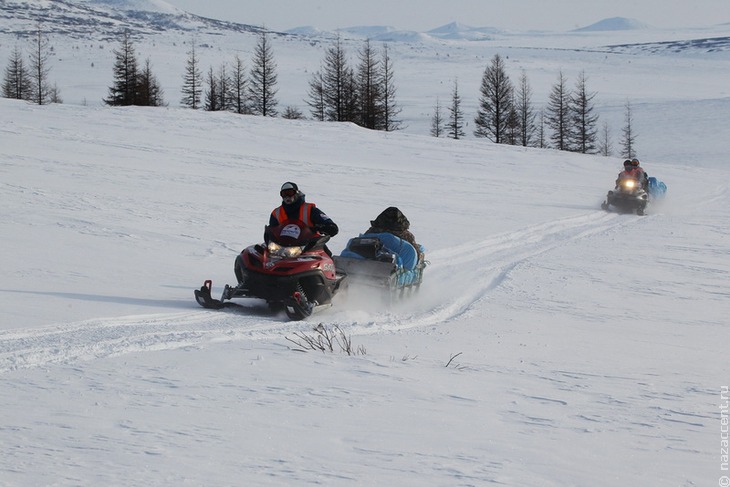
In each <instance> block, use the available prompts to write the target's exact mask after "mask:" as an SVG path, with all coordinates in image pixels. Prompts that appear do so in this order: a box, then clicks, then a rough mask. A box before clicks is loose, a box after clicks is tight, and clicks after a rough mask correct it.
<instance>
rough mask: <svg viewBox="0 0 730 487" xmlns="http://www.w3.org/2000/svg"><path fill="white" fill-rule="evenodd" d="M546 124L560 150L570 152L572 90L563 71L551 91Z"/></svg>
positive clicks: (554, 143) (551, 137) (555, 146)
mask: <svg viewBox="0 0 730 487" xmlns="http://www.w3.org/2000/svg"><path fill="white" fill-rule="evenodd" d="M545 119H546V124H547V126H548V128H550V129H551V130H552V133H551V134H550V139H551V140H552V142H553V147H554V148H555V149H558V150H569V149H570V141H571V124H570V90H569V89H568V86H567V80H566V79H565V76H563V71H562V70H561V71H560V73H559V75H558V81H557V83H555V84H554V85H553V88H552V90H551V91H550V97H549V100H548V105H547V108H546V117H545Z"/></svg>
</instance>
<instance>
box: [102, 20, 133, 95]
mask: <svg viewBox="0 0 730 487" xmlns="http://www.w3.org/2000/svg"><path fill="white" fill-rule="evenodd" d="M114 57H115V61H114V68H113V70H114V84H113V85H112V86H110V87H109V96H107V97H106V98H105V99H104V103H106V104H107V105H112V106H129V105H137V104H138V98H139V94H138V92H137V85H138V76H139V67H138V63H137V55H136V54H135V52H134V46H133V45H132V40H131V38H130V36H129V32H125V33H124V37H123V38H122V41H121V44H120V46H119V49H115V50H114Z"/></svg>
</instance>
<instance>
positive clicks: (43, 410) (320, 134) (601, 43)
mask: <svg viewBox="0 0 730 487" xmlns="http://www.w3.org/2000/svg"><path fill="white" fill-rule="evenodd" d="M20 3H21V2H19V1H17V0H13V1H12V2H11V1H10V0H5V3H3V6H8V5H12V6H13V8H15V6H17V5H20ZM34 3H35V4H37V5H40V4H42V3H43V2H34ZM54 3H58V6H59V10H58V11H62V12H67V11H66V10H64V9H65V8H66V7H67V6H68V5H70V2H54ZM62 3H63V5H61V4H62ZM75 3H80V2H75ZM94 3H97V2H94ZM107 3H108V2H107ZM112 3H114V2H112ZM124 3H125V4H127V5H129V4H130V2H124ZM145 3H148V2H145ZM152 3H154V4H155V5H157V6H159V7H160V8H161V9H163V10H164V5H165V4H164V2H152ZM77 6H78V5H77ZM7 12H8V11H7V10H3V11H2V15H6V14H7ZM20 12H21V10H16V11H15V12H12V15H13V16H14V17H13V18H14V20H10V21H9V20H8V17H7V16H6V17H4V18H2V19H0V21H2V22H11V23H15V22H16V21H17V19H18V18H20V17H22V15H21V14H20ZM68 12H69V13H68V18H72V17H73V15H76V13H73V15H72V13H71V11H70V10H69V11H68ZM74 12H77V11H74ZM98 12H99V10H97V7H94V13H93V15H91V16H90V17H88V18H89V19H99V18H100V17H97V15H98ZM64 15H66V14H65V13H64ZM160 15H167V14H166V13H165V12H161V13H160ZM178 17H179V16H177V15H176V16H175V18H176V19H177V18H178ZM104 18H106V19H108V18H107V17H104ZM26 20H27V22H26ZM89 22H90V23H92V25H93V22H95V20H89ZM99 22H100V23H104V22H106V20H103V21H102V20H99ZM115 22H116V20H115ZM119 22H123V23H128V22H132V20H130V18H128V17H123V18H122V20H119ZM176 22H177V20H176ZM195 22H199V20H195ZM26 23H27V24H28V25H31V24H30V20H29V19H25V20H22V22H20V24H22V25H25V24H26ZM71 24H72V22H71V23H69V25H71ZM3 25H4V26H5V25H7V23H6V24H3ZM14 25H15V24H14ZM104 25H106V24H104ZM143 25H144V29H150V31H151V30H152V28H151V27H150V25H151V24H149V23H148V22H146V21H145V22H143ZM85 28H86V27H85ZM114 28H115V27H114ZM114 28H112V27H109V29H110V31H111V30H114ZM384 30H385V31H387V32H386V33H390V34H394V33H397V32H398V31H390V30H388V29H384ZM3 32H5V33H4V34H0V59H7V56H8V54H9V53H10V52H11V50H12V49H13V46H14V44H15V43H16V42H18V40H17V38H16V37H15V35H14V34H11V33H10V32H14V31H13V29H10V30H3ZM161 32H162V33H161V34H159V35H150V36H148V35H142V36H141V37H139V44H138V53H139V55H140V56H141V58H142V59H144V58H146V57H148V56H149V57H150V58H151V61H152V65H153V69H155V70H156V72H158V74H159V77H160V79H161V81H162V84H163V85H164V88H165V95H166V97H167V98H168V101H169V107H166V108H139V107H137V108H109V107H105V106H102V104H101V102H100V100H101V98H102V97H103V96H104V95H105V94H106V89H107V86H108V84H109V83H110V81H111V73H112V71H111V64H112V62H113V57H112V56H111V51H112V49H113V48H115V47H116V44H115V41H108V42H107V41H104V40H103V39H101V38H97V37H87V36H86V34H84V36H82V37H80V38H78V37H75V36H76V35H77V32H74V33H72V34H69V35H66V34H64V33H63V29H60V30H59V31H57V32H56V33H55V34H53V36H52V40H53V45H54V49H55V50H54V56H53V65H52V71H51V75H50V76H51V79H52V80H54V81H56V82H58V84H59V86H60V87H61V90H62V96H63V97H64V99H65V103H64V104H62V105H50V106H42V107H38V106H34V105H30V104H26V103H24V102H18V101H12V100H7V99H0V121H2V123H0V201H1V202H2V205H0V234H1V235H2V239H0V269H2V273H0V309H2V310H3V312H2V314H0V378H1V379H2V380H0V408H1V409H2V411H3V414H2V415H1V416H0V432H1V437H2V447H0V448H1V450H2V455H1V456H0V485H2V486H13V487H15V486H17V487H26V486H50V485H53V486H64V487H65V486H77V485H230V486H234V485H236V486H237V485H257V486H258V485H271V486H280V485H363V486H365V485H367V486H371V485H399V486H400V485H402V486H411V485H412V486H419V487H421V486H443V485H449V486H462V485H463V486H472V485H491V484H496V485H505V486H514V487H524V486H540V487H565V486H586V485H591V486H597V487H614V486H642V487H659V486H662V487H663V486H666V485H679V486H683V487H684V486H699V485H718V479H720V480H719V481H720V483H722V482H723V481H724V480H723V478H722V476H723V475H724V472H723V470H721V461H720V456H719V453H720V444H721V425H722V423H721V421H722V414H723V411H725V412H727V404H728V402H727V401H728V400H727V386H728V378H729V377H730V366H728V360H727V354H728V350H727V343H728V342H730V328H729V326H730V325H728V319H727V316H728V315H730V299H729V298H730V279H729V277H730V250H728V249H730V231H729V230H728V229H729V228H730V212H728V208H729V207H730V166H728V162H727V140H730V123H728V113H730V93H728V91H727V90H728V88H727V79H728V76H730V59H728V55H727V53H728V48H727V46H723V47H722V48H720V49H717V50H707V49H703V48H698V47H697V46H692V45H690V46H687V48H686V50H682V51H681V52H678V51H674V50H672V49H662V50H661V51H660V52H659V51H654V50H651V49H644V48H642V47H641V45H642V44H643V43H653V42H663V41H672V42H680V41H685V40H691V39H700V38H708V39H709V38H716V37H719V36H718V35H716V34H717V32H715V31H712V30H701V31H699V32H698V31H696V30H693V31H678V32H660V31H656V30H653V29H647V30H638V31H626V32H623V33H621V34H620V35H616V33H614V32H590V33H569V34H565V35H557V34H556V35H552V34H546V33H541V34H534V35H533V34H503V33H502V34H496V33H495V34H494V35H495V37H494V38H493V39H491V40H481V41H473V40H459V39H456V40H454V39H451V40H444V39H438V38H436V37H434V36H431V35H424V36H420V37H418V38H417V39H416V38H415V37H413V38H411V40H408V41H403V42H395V43H393V44H392V45H391V46H390V47H391V49H392V50H391V54H392V56H393V59H394V62H395V67H396V74H397V83H398V90H399V91H398V99H399V103H400V104H401V105H402V107H403V112H402V117H403V120H404V122H405V128H404V130H402V131H399V132H391V133H381V132H372V131H367V130H363V129H360V128H357V127H355V126H353V125H351V124H335V123H317V122H311V121H306V120H300V121H290V120H282V119H273V118H262V117H251V116H239V115H234V114H230V113H219V112H216V113H207V112H203V111H193V110H186V109H181V108H178V107H177V105H178V97H179V89H180V79H181V76H182V66H183V65H184V60H185V56H186V51H187V50H188V49H189V44H187V42H189V36H188V33H187V32H178V31H175V30H171V31H167V30H164V31H161ZM206 32H210V31H206ZM94 35H95V34H94ZM90 39H94V40H93V42H92V41H90ZM619 39H620V41H619ZM198 42H200V45H201V46H205V47H201V53H202V54H203V58H204V59H205V63H206V65H210V66H218V65H219V64H220V63H221V62H225V61H230V60H231V59H232V58H233V56H234V55H235V54H238V53H241V54H243V55H244V56H246V57H247V58H248V56H250V53H251V49H252V47H253V46H254V45H255V42H256V36H255V35H252V34H249V33H247V32H235V33H226V34H225V35H221V31H217V32H215V33H207V34H206V33H200V37H199V38H198ZM327 42H329V41H327V40H326V39H325V40H321V39H317V38H316V36H315V38H312V37H303V36H301V37H300V36H295V35H281V36H275V37H274V45H275V52H276V57H277V63H278V66H279V69H280V73H279V80H280V83H281V86H280V92H279V97H280V101H281V103H282V105H289V104H291V105H300V106H301V104H302V103H303V101H302V100H303V99H304V97H305V93H306V81H307V80H308V78H309V76H310V74H311V72H312V71H313V70H316V69H317V67H318V66H319V63H320V61H321V59H322V52H323V49H324V48H325V47H326V46H327V45H328V44H327ZM347 42H348V44H347V45H348V48H350V49H352V51H351V52H355V50H356V48H357V47H359V46H360V42H361V40H360V39H359V38H354V39H352V40H349V39H348V40H347ZM626 43H628V44H630V46H626V47H621V48H616V50H615V51H612V50H611V48H610V47H608V46H613V45H618V44H626ZM495 53H500V54H502V55H503V56H504V57H505V59H506V60H507V61H508V69H509V72H510V75H511V76H512V75H514V76H519V73H521V72H522V70H523V69H524V70H525V72H527V74H528V76H529V77H530V80H531V83H532V85H533V88H534V89H535V101H536V102H537V103H544V101H545V99H546V96H547V92H548V91H549V89H550V87H551V85H552V83H554V81H555V78H556V76H557V73H558V72H559V71H560V70H562V72H563V73H564V74H565V75H566V76H568V77H569V78H570V79H574V78H575V76H576V75H577V73H579V72H581V71H585V72H586V73H587V74H588V76H589V81H590V83H591V88H592V89H593V90H596V91H598V93H599V96H598V101H597V105H598V111H599V112H600V116H601V119H602V120H607V121H609V122H610V123H611V126H612V127H613V130H614V136H615V137H616V138H618V134H619V131H620V127H621V123H622V117H623V110H624V104H625V102H626V100H627V99H630V100H631V102H632V106H633V109H634V114H635V117H636V119H635V128H636V131H637V134H638V138H637V148H638V151H639V157H640V158H641V160H642V161H643V166H644V167H645V168H646V170H647V171H648V173H649V174H650V175H652V176H655V177H658V178H659V179H661V180H663V181H664V182H665V183H666V184H667V185H668V187H669V193H668V196H667V198H666V200H665V201H663V202H661V203H659V202H657V203H656V204H653V205H651V206H650V207H649V209H648V211H647V216H644V217H638V216H635V215H619V214H615V213H607V212H604V211H602V210H601V209H600V203H601V201H602V199H603V198H604V196H605V194H606V191H607V190H608V189H609V188H610V187H611V186H612V185H613V181H614V179H615V177H616V173H617V172H618V171H619V169H620V165H621V159H620V158H618V157H616V156H614V157H609V158H606V157H600V156H592V155H578V154H572V153H567V152H558V151H552V150H538V149H527V148H520V147H507V146H502V145H494V144H491V143H489V142H487V141H485V140H481V139H476V138H474V137H473V136H472V135H471V132H472V127H471V126H467V127H466V130H467V131H468V132H469V135H468V136H467V138H465V139H463V140H458V141H455V140H451V139H437V138H433V137H429V136H427V135H425V134H427V133H428V124H429V118H430V115H431V113H432V108H433V104H434V102H435V99H436V97H437V96H440V97H442V99H446V98H447V97H448V94H449V93H450V89H451V84H452V82H453V80H454V78H455V77H458V79H459V83H460V87H461V92H462V93H464V94H465V95H464V109H465V112H466V113H467V118H468V119H471V118H473V115H474V107H475V104H476V98H477V93H478V84H479V81H480V77H481V74H482V72H483V70H484V67H485V66H486V63H488V61H489V59H490V58H491V57H492V56H493V55H494V54H495ZM617 145H618V144H616V146H617ZM616 148H617V147H616ZM287 180H293V181H296V182H297V183H299V185H300V187H301V188H302V189H303V190H304V191H305V192H306V193H307V199H308V201H311V202H313V203H316V204H317V205H318V207H320V208H322V209H323V210H324V211H326V212H327V213H328V214H329V215H330V216H331V217H332V218H333V219H334V220H335V221H336V222H337V223H338V225H339V226H340V234H339V235H337V236H336V237H334V238H333V239H332V241H331V242H330V246H331V248H332V250H333V251H335V252H336V253H337V252H339V251H341V250H342V248H343V247H344V246H345V244H346V242H347V240H348V238H350V237H351V236H355V235H357V234H358V233H359V232H362V231H364V230H365V229H366V228H367V227H368V226H369V221H370V220H372V219H373V218H375V216H376V215H377V214H378V213H379V212H380V211H381V210H382V209H384V208H385V207H387V206H391V205H395V206H398V207H399V208H401V209H402V210H403V211H404V212H405V213H406V215H407V216H408V218H409V219H410V221H411V225H412V226H411V229H412V230H413V232H414V233H415V235H416V237H417V238H418V240H419V242H421V243H422V244H423V245H424V246H425V247H426V248H427V258H428V260H429V261H430V265H429V266H428V267H427V269H426V274H425V280H424V284H423V286H422V288H421V290H420V291H419V293H418V294H417V295H416V296H413V297H412V298H411V299H409V300H407V301H404V302H403V303H401V304H399V305H398V306H395V307H393V308H388V309H384V308H380V307H379V306H376V305H374V303H373V302H372V301H371V300H368V299H363V298H362V297H361V296H336V297H335V302H334V306H333V307H332V308H330V309H327V310H324V311H322V312H321V313H318V314H316V315H314V316H313V317H311V318H310V319H308V320H306V321H304V322H288V321H286V319H285V318H284V317H283V316H279V315H272V314H270V313H268V312H267V310H266V309H265V306H262V305H261V304H260V303H256V302H251V303H247V304H246V307H247V309H246V310H238V311H229V310H226V311H218V312H216V311H209V310H205V309H203V308H200V307H199V306H198V305H197V304H196V303H195V302H194V300H193V289H195V288H197V287H199V286H200V285H201V284H202V282H203V280H204V279H212V280H213V284H214V288H215V292H217V293H219V292H220V291H221V289H222V286H223V284H225V283H229V282H232V281H233V280H234V276H233V269H232V267H233V259H234V257H235V256H236V254H237V253H238V252H239V251H240V250H241V249H242V248H243V247H244V246H246V245H249V244H252V243H256V242H259V241H260V240H261V238H262V233H263V227H264V224H265V223H266V222H267V220H268V215H269V212H270V211H271V210H272V209H273V208H274V207H275V206H277V205H278V204H279V203H280V198H279V196H278V189H279V187H280V185H281V183H282V182H284V181H287ZM320 323H321V324H322V325H323V326H325V327H328V328H333V327H335V326H337V327H340V328H341V329H342V330H343V331H344V332H345V333H347V335H348V336H350V337H351V338H352V343H353V345H354V346H355V347H362V349H363V350H365V353H364V354H358V355H354V356H348V355H347V354H344V353H340V352H339V351H337V352H336V353H314V352H309V353H302V352H295V351H293V350H292V348H293V347H292V343H291V342H290V341H288V340H287V338H293V337H295V336H296V335H295V334H302V333H304V334H306V333H312V331H311V330H312V328H313V327H314V326H316V325H318V324H320ZM723 387H724V389H723ZM723 391H724V392H723ZM723 405H724V407H725V409H723ZM725 417H726V416H725Z"/></svg>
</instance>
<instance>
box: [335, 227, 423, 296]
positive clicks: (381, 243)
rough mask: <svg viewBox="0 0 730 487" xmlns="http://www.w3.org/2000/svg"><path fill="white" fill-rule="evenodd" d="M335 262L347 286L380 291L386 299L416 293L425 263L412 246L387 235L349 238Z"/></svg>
mask: <svg viewBox="0 0 730 487" xmlns="http://www.w3.org/2000/svg"><path fill="white" fill-rule="evenodd" d="M334 261H335V265H336V266H337V270H338V272H343V273H344V274H346V275H347V279H348V283H349V285H351V286H366V287H371V288H375V289H379V290H381V291H383V293H384V297H386V298H388V299H390V298H393V297H400V296H402V295H404V294H406V293H408V292H411V291H415V290H417V289H418V288H419V287H420V285H421V282H422V281H423V270H424V269H425V267H426V264H427V262H426V261H424V260H419V258H418V252H417V251H416V249H415V248H414V247H413V245H411V244H410V243H409V242H407V241H406V240H403V239H401V238H399V237H397V236H395V235H393V234H390V233H365V234H361V235H360V236H359V237H355V238H352V239H350V240H349V242H347V247H346V248H345V249H344V250H343V251H342V252H341V253H340V255H338V256H335V257H334Z"/></svg>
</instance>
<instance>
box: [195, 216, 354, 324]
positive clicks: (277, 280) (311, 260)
mask: <svg viewBox="0 0 730 487" xmlns="http://www.w3.org/2000/svg"><path fill="white" fill-rule="evenodd" d="M266 236H267V238H266V242H267V243H263V244H256V245H251V246H250V247H247V248H246V249H244V250H243V251H242V252H241V255H240V257H239V258H238V259H236V269H235V272H236V277H237V278H238V281H239V283H238V285H236V286H230V285H228V284H226V286H225V288H224V289H223V294H222V295H221V298H220V299H214V298H213V297H211V290H212V287H213V283H212V281H210V280H207V281H205V283H204V284H203V286H202V287H201V288H200V289H197V290H196V291H195V300H196V301H197V302H198V304H200V305H201V306H203V307H204V308H211V309H220V308H223V307H225V306H226V305H228V304H230V303H226V301H227V300H231V299H235V298H258V299H263V300H265V301H266V302H267V303H268V305H269V307H270V308H271V309H272V310H274V311H278V310H281V309H283V310H284V311H285V312H286V314H287V316H288V317H289V318H290V319H292V320H302V319H304V318H306V317H308V316H309V315H311V314H312V313H313V312H314V311H315V310H316V309H318V308H320V307H327V306H330V305H331V302H332V297H333V296H334V295H335V294H336V293H337V292H338V291H339V290H340V289H341V288H344V285H345V275H344V274H341V273H337V272H336V270H335V264H334V261H333V260H332V257H331V255H330V252H329V251H328V250H327V248H326V247H325V244H326V243H327V241H328V240H329V239H330V237H329V236H327V235H320V234H319V233H316V232H314V231H312V230H311V229H310V228H309V227H308V226H306V225H305V224H304V223H303V222H300V221H297V220H286V221H284V222H282V223H281V224H280V225H278V226H275V227H268V228H267V229H266Z"/></svg>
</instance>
